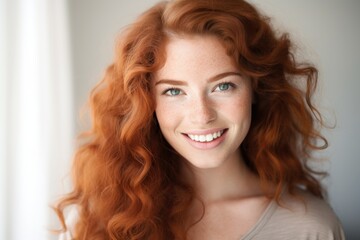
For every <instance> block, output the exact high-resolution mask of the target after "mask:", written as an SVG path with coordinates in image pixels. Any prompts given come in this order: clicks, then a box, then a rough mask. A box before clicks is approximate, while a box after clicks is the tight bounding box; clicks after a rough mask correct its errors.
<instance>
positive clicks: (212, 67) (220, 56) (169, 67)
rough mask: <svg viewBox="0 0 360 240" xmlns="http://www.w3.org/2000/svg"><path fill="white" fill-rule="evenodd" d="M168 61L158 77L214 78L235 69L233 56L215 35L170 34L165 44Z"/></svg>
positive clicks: (158, 73) (157, 74)
mask: <svg viewBox="0 0 360 240" xmlns="http://www.w3.org/2000/svg"><path fill="white" fill-rule="evenodd" d="M165 52H166V60H165V64H164V66H163V67H162V68H161V69H160V70H159V71H158V72H157V73H156V76H157V78H163V77H177V78H184V79H187V78H188V77H189V76H191V77H204V78H207V77H211V76H213V75H216V74H218V73H219V72H223V71H236V70H237V67H236V64H235V61H234V60H233V58H232V57H230V56H229V55H227V54H226V50H225V47H224V46H223V45H222V43H221V42H220V41H219V40H218V39H217V38H216V37H214V36H197V35H194V36H193V35H192V36H180V37H178V36H171V37H169V39H168V41H167V42H166V45H165Z"/></svg>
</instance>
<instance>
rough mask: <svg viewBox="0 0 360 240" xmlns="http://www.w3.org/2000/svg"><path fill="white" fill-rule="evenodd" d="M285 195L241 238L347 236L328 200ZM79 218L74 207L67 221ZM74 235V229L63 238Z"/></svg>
mask: <svg viewBox="0 0 360 240" xmlns="http://www.w3.org/2000/svg"><path fill="white" fill-rule="evenodd" d="M299 197H300V198H299ZM281 198H282V202H283V204H284V206H279V205H278V204H277V203H276V202H275V201H274V200H273V201H271V202H270V204H269V205H268V207H267V208H266V210H265V211H264V213H263V214H262V216H261V217H260V219H259V220H258V221H257V223H256V224H255V225H254V226H253V227H252V228H251V229H250V231H249V232H248V233H247V234H245V235H244V236H242V237H241V238H240V239H239V240H250V239H251V240H273V239H276V240H289V239H291V240H343V239H345V236H344V232H343V229H342V226H341V223H340V221H339V220H338V218H337V216H336V215H335V213H334V211H333V210H332V208H331V207H330V206H329V204H328V203H327V202H326V201H324V200H322V199H319V198H316V197H314V196H313V195H311V194H310V193H307V192H306V191H302V190H299V192H298V195H297V197H296V198H295V197H293V196H290V195H289V194H287V193H283V194H282V197H281ZM75 219H77V212H76V211H72V212H71V213H70V215H69V217H68V221H67V224H68V226H70V228H71V226H73V223H74V222H75ZM72 239H73V238H72V236H71V229H70V231H68V232H66V233H63V234H62V235H61V236H60V238H59V240H72ZM224 240H225V239H224Z"/></svg>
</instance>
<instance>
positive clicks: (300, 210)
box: [240, 190, 345, 240]
mask: <svg viewBox="0 0 360 240" xmlns="http://www.w3.org/2000/svg"><path fill="white" fill-rule="evenodd" d="M281 200H282V201H281V206H280V205H279V204H277V203H276V202H275V201H272V202H270V204H269V206H268V207H267V209H266V210H265V211H264V213H263V214H262V216H261V217H260V219H259V220H258V222H257V223H256V224H255V225H254V226H253V227H252V228H251V229H250V231H249V232H248V233H247V234H245V235H244V236H242V237H241V238H240V240H250V239H251V240H269V239H277V240H288V239H291V240H343V239H345V235H344V231H343V228H342V226H341V223H340V221H339V219H338V218H337V216H336V215H335V213H334V211H333V210H332V208H331V207H330V205H329V204H328V203H327V202H326V201H324V200H322V199H319V198H317V197H315V196H313V195H312V194H310V193H308V192H306V191H303V190H299V191H298V192H297V195H296V196H292V195H290V194H289V193H287V192H284V193H283V194H282V196H281Z"/></svg>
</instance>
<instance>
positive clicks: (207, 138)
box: [188, 130, 224, 142]
mask: <svg viewBox="0 0 360 240" xmlns="http://www.w3.org/2000/svg"><path fill="white" fill-rule="evenodd" d="M223 133H224V130H221V131H217V132H215V133H212V134H211V133H210V134H207V135H193V134H188V136H189V138H191V140H193V141H196V142H211V141H213V140H214V139H216V138H218V137H220V136H221V135H222V134H223Z"/></svg>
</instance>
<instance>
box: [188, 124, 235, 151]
mask: <svg viewBox="0 0 360 240" xmlns="http://www.w3.org/2000/svg"><path fill="white" fill-rule="evenodd" d="M221 130H223V131H224V132H223V134H222V135H221V136H220V137H218V138H216V139H214V140H213V141H211V142H197V141H194V140H192V139H191V138H190V137H189V136H188V135H187V134H193V135H206V134H211V133H215V132H217V131H221ZM227 130H228V129H227V128H226V129H223V128H219V129H211V130H199V131H191V132H188V133H183V134H182V135H183V136H184V138H185V139H186V141H187V142H188V143H190V145H191V146H193V147H194V148H196V149H200V150H210V149H213V148H216V147H217V146H218V145H220V144H221V143H222V142H223V141H224V140H225V137H226V134H227Z"/></svg>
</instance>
